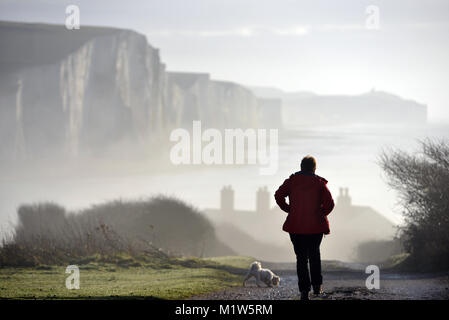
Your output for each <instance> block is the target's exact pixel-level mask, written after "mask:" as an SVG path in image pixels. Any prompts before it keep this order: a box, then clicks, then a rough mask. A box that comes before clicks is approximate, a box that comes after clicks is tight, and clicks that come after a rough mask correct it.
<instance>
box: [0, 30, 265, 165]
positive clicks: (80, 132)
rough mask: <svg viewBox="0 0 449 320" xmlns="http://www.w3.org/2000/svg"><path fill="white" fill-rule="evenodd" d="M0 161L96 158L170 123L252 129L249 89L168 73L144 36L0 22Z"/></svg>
mask: <svg viewBox="0 0 449 320" xmlns="http://www.w3.org/2000/svg"><path fill="white" fill-rule="evenodd" d="M0 42H1V46H0V47H1V49H0V158H2V159H20V158H34V157H41V156H44V157H45V156H48V155H49V154H54V153H56V154H61V155H65V156H69V157H76V156H80V155H84V154H98V153H101V151H102V150H105V149H107V148H108V147H110V146H111V145H114V144H117V143H121V142H131V143H133V144H137V145H138V144H145V143H149V142H151V141H152V140H154V139H158V137H159V139H160V137H161V136H162V137H165V135H166V136H167V137H168V134H167V132H168V131H169V130H171V129H173V128H175V127H178V126H188V127H191V124H192V120H201V121H202V122H203V124H204V127H219V128H220V127H256V126H257V125H258V119H259V118H260V116H259V115H258V112H259V110H258V104H257V99H256V97H255V96H254V95H253V94H252V92H251V91H249V90H248V89H246V88H244V87H242V86H240V85H238V84H235V83H230V82H224V81H214V80H211V79H210V76H209V75H208V74H195V73H175V72H167V71H166V68H165V65H164V64H163V63H162V62H161V58H160V55H159V50H158V49H156V48H154V47H152V46H151V45H149V44H148V42H147V40H146V38H145V36H144V35H141V34H139V33H137V32H134V31H130V30H123V29H114V28H100V27H82V28H81V29H79V30H67V29H65V27H64V26H59V25H44V24H23V23H11V22H0Z"/></svg>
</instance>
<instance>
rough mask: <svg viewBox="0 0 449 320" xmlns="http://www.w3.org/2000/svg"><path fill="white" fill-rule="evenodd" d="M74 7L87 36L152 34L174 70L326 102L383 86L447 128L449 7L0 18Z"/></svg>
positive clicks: (51, 0)
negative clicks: (96, 30) (312, 95)
mask: <svg viewBox="0 0 449 320" xmlns="http://www.w3.org/2000/svg"><path fill="white" fill-rule="evenodd" d="M70 4H75V5H78V6H79V8H80V21H81V28H82V27H83V25H96V26H113V27H120V28H128V29H133V30H136V31H138V32H140V33H142V34H145V35H146V36H147V39H148V41H149V43H150V44H151V45H152V46H155V47H157V48H159V49H160V52H161V57H162V60H163V62H164V63H166V65H167V68H168V70H178V71H192V72H208V73H210V74H211V77H212V78H214V79H219V80H229V81H234V82H238V83H241V84H245V85H257V86H270V87H277V88H280V89H283V90H286V91H313V92H316V93H319V94H361V93H364V92H367V91H370V90H371V89H373V88H375V89H376V90H383V91H388V92H391V93H394V94H397V95H399V96H401V97H403V98H406V99H412V100H415V101H418V102H420V103H423V104H426V105H427V106H428V112H429V120H430V121H432V122H446V123H447V122H449V105H448V101H449V88H448V84H449V59H448V58H447V57H449V42H448V38H449V1H447V0H427V1H421V0H388V1H374V0H373V1H362V0H358V1H355V0H348V1H335V0H328V1H323V0H315V1H293V0H271V1H268V0H221V1H218V0H189V1H186V0H128V1H112V0H109V1H103V0H101V1H95V0H87V1H75V0H71V1H65V0H28V1H23V0H0V19H1V20H8V21H24V22H47V23H60V24H64V23H65V19H66V13H65V8H66V6H67V5H70ZM373 6H374V10H375V11H374V12H377V13H378V15H376V13H374V14H373V11H372V10H373V9H372V8H373ZM376 17H378V19H376ZM376 21H378V24H373V23H375V22H376ZM367 26H368V27H367ZM373 26H374V28H373Z"/></svg>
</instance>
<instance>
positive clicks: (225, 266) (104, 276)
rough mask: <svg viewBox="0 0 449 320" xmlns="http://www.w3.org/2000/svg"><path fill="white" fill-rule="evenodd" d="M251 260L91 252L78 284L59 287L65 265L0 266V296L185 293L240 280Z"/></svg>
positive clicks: (129, 296) (174, 296) (172, 296)
mask: <svg viewBox="0 0 449 320" xmlns="http://www.w3.org/2000/svg"><path fill="white" fill-rule="evenodd" d="M114 260H115V261H114ZM253 260H254V259H252V258H248V257H219V258H207V259H198V258H192V259H187V258H183V259H169V260H167V259H165V260H164V259H161V260H159V261H158V260H156V261H154V259H149V258H148V259H146V258H144V257H141V258H138V259H136V258H129V257H123V256H121V257H116V258H115V259H108V261H104V259H103V260H102V259H99V258H98V257H92V258H91V259H85V260H84V264H79V265H78V266H79V268H80V289H79V290H68V289H67V288H66V287H65V280H66V278H67V277H68V276H69V274H66V273H65V267H66V266H45V265H44V266H38V267H34V268H12V267H7V268H0V299H152V298H153V299H154V298H155V299H185V298H189V297H191V296H193V295H197V294H203V293H208V292H211V291H216V290H220V289H223V288H228V287H233V286H239V285H241V281H242V275H243V274H244V272H245V271H246V269H247V268H248V265H249V263H250V262H251V261H253Z"/></svg>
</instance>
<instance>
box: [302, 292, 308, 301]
mask: <svg viewBox="0 0 449 320" xmlns="http://www.w3.org/2000/svg"><path fill="white" fill-rule="evenodd" d="M301 300H303V301H308V300H309V291H301Z"/></svg>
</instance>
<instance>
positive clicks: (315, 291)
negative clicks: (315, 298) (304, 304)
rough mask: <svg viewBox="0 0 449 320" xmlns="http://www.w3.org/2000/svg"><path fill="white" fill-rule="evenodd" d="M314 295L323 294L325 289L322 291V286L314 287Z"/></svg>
mask: <svg viewBox="0 0 449 320" xmlns="http://www.w3.org/2000/svg"><path fill="white" fill-rule="evenodd" d="M312 288H313V294H315V295H318V294H322V293H323V289H321V285H319V286H313V287H312Z"/></svg>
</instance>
